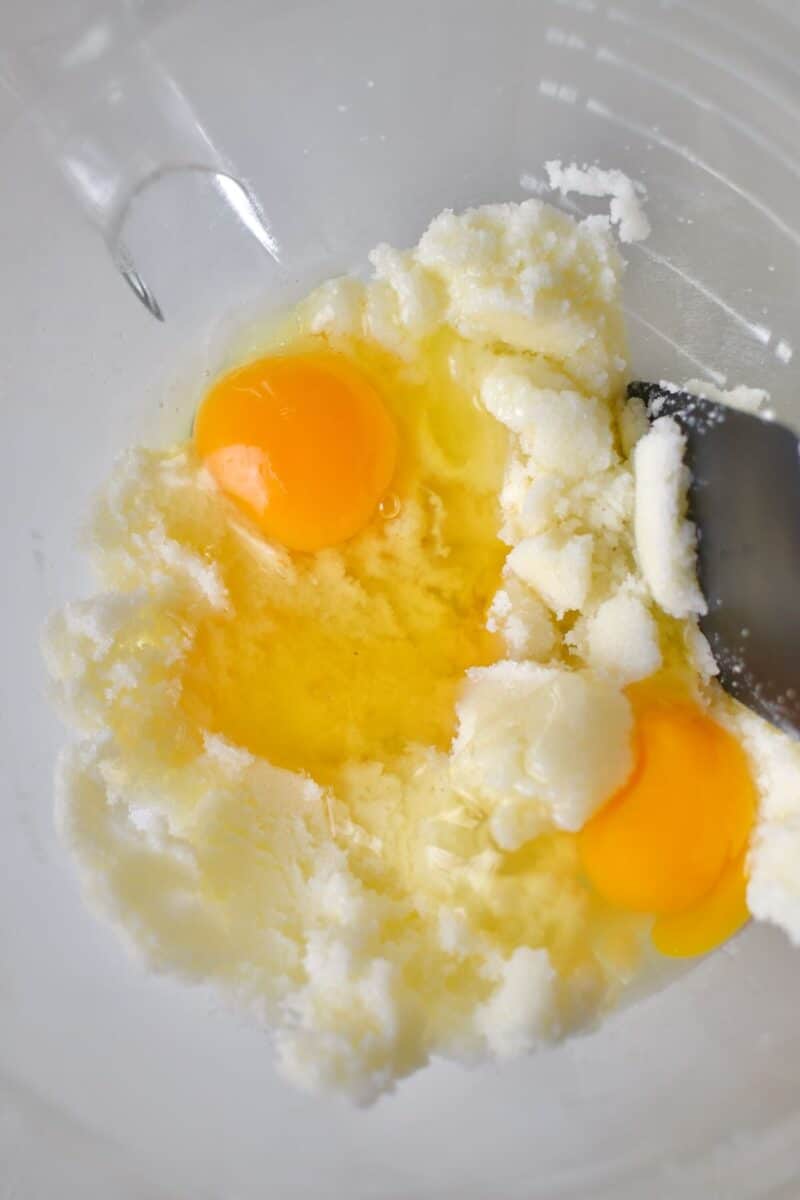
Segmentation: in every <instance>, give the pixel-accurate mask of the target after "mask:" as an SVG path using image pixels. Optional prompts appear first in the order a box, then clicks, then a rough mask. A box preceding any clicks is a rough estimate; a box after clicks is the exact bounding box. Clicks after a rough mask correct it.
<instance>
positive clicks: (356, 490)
mask: <svg viewBox="0 0 800 1200" xmlns="http://www.w3.org/2000/svg"><path fill="white" fill-rule="evenodd" d="M194 440H195V446H196V449H197V452H198V454H199V455H200V457H201V458H202V459H203V461H204V462H205V464H206V466H207V467H208V468H209V470H210V471H211V473H212V475H213V476H214V478H215V479H216V481H217V484H218V485H219V487H220V488H221V489H222V491H223V492H225V493H226V494H227V495H228V496H230V497H232V499H233V500H234V501H235V502H236V503H237V504H238V505H239V506H240V507H241V508H242V509H244V510H245V511H246V512H247V513H248V515H249V516H250V517H251V518H252V519H253V520H254V521H255V522H256V523H257V524H258V526H259V527H260V528H261V530H262V531H263V532H264V533H265V534H266V535H267V536H268V537H269V538H271V539H273V540H274V541H277V542H280V543H281V544H282V545H284V546H286V547H287V548H288V549H290V550H306V551H313V550H321V549H323V548H324V547H326V546H336V545H338V544H339V543H341V542H344V541H347V540H348V539H349V538H352V537H353V536H354V535H355V534H357V533H358V532H360V530H362V529H363V528H364V527H365V526H366V525H367V524H368V523H369V521H370V519H371V518H372V516H373V514H374V512H375V509H376V507H377V505H378V503H379V502H380V500H381V498H382V497H383V495H384V494H385V492H386V490H387V489H388V487H389V484H390V482H391V479H392V475H393V472H394V468H395V460H396V451H397V435H396V431H395V426H394V423H393V422H392V419H391V417H390V415H389V413H388V411H387V409H386V406H385V404H384V403H383V401H382V399H381V397H380V395H379V393H378V391H377V389H376V388H375V387H374V386H373V384H372V383H371V381H370V380H369V379H368V378H367V376H366V375H364V374H363V373H362V372H361V371H359V370H358V369H357V368H356V367H355V366H354V365H353V364H351V363H350V362H348V361H347V360H346V359H345V358H344V357H342V356H339V355H335V354H319V353H318V354H315V355H296V356H294V355H293V356H287V357H281V356H272V357H267V358H261V359H258V360H257V361H256V362H252V363H248V364H247V366H244V367H241V368H239V369H238V370H235V371H232V372H230V373H229V374H227V375H225V376H223V378H222V379H220V380H219V381H218V382H217V383H216V384H215V385H214V386H213V387H212V389H211V391H210V392H209V393H208V395H207V396H206V398H205V400H204V402H203V404H202V406H201V408H200V410H199V412H198V414H197V420H196V424H195V431H194Z"/></svg>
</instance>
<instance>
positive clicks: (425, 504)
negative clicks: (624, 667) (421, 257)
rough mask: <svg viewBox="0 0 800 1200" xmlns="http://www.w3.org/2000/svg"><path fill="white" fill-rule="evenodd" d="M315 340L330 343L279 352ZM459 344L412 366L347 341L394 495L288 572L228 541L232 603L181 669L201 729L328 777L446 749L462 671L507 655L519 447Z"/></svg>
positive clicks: (223, 560) (434, 350)
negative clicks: (506, 505) (503, 516)
mask: <svg viewBox="0 0 800 1200" xmlns="http://www.w3.org/2000/svg"><path fill="white" fill-rule="evenodd" d="M306 349H308V350H311V349H315V350H317V351H318V350H319V340H318V339H317V340H316V341H309V340H308V339H303V338H302V337H300V338H299V339H298V340H296V341H294V343H292V342H291V341H290V342H288V343H286V342H284V343H283V344H281V345H280V347H279V352H281V353H292V354H296V353H302V352H303V351H304V350H306ZM453 351H454V346H453V340H452V338H451V337H447V336H439V337H437V338H435V339H432V340H431V342H430V343H429V344H428V345H427V346H426V347H425V349H424V353H423V355H422V357H421V359H416V360H415V362H414V364H413V368H410V367H407V366H404V365H403V364H399V363H398V361H397V360H396V359H393V358H390V357H389V356H388V355H386V354H384V353H382V352H380V351H378V350H376V349H375V348H374V347H369V346H365V345H363V344H353V345H350V346H348V347H347V353H348V356H349V357H350V358H351V359H352V360H353V361H354V362H355V363H356V364H357V365H358V366H359V367H360V368H361V369H362V370H363V371H365V372H366V374H367V375H368V376H369V377H370V378H371V379H372V380H373V381H374V382H375V384H376V385H377V387H378V389H379V390H380V393H381V395H382V397H383V399H384V401H385V403H386V405H387V406H388V408H389V409H390V411H391V413H392V416H393V418H394V420H395V421H396V423H397V428H398V433H399V443H400V453H399V462H398V468H397V471H396V474H395V479H394V480H393V482H392V485H391V490H390V493H389V494H388V495H387V496H386V497H385V498H384V500H383V502H382V504H381V506H380V508H379V511H378V512H376V514H375V518H374V521H373V522H372V524H371V526H370V527H369V528H368V529H367V530H366V531H365V532H364V533H362V534H360V535H358V536H357V537H356V538H354V539H353V540H352V541H350V542H346V543H344V544H342V545H341V546H338V547H336V548H335V549H332V550H327V551H322V552H320V553H318V554H316V555H303V554H296V555H293V556H292V559H291V560H287V569H286V570H285V571H283V573H282V572H281V571H278V570H275V569H269V570H265V569H264V565H263V559H262V557H261V555H260V554H259V553H258V551H257V549H256V550H255V551H254V547H253V544H252V543H251V544H247V542H246V540H242V539H241V538H240V539H239V541H238V542H237V541H236V540H232V539H226V540H225V542H224V544H223V545H218V546H215V547H214V557H215V559H216V561H217V563H218V565H219V567H220V569H221V572H222V576H223V579H224V581H225V584H226V586H227V588H228V591H229V595H230V601H231V611H230V613H229V614H221V615H215V616H213V617H210V618H207V619H205V620H204V621H203V622H202V623H201V626H200V629H199V631H198V634H197V637H196V640H195V643H194V647H193V650H192V653H191V655H190V658H189V660H188V663H187V664H186V667H185V670H184V673H183V705H184V709H185V711H186V712H187V714H188V715H189V716H190V717H191V719H192V720H193V721H194V722H196V723H197V724H198V725H199V726H200V727H202V728H206V729H209V730H211V731H213V732H216V733H219V734H222V735H224V736H225V737H227V738H229V739H231V740H232V741H234V742H236V743H237V744H239V745H241V746H245V747H246V748H247V749H249V750H250V751H252V752H253V753H255V754H258V755H261V756H263V757H265V758H267V759H269V760H270V761H271V762H273V763H275V764H276V765H278V766H282V767H286V768H289V769H293V770H305V771H307V772H309V773H310V774H311V775H312V776H314V777H315V778H317V779H319V780H320V781H323V782H325V781H327V780H329V779H331V777H332V776H331V772H335V769H336V768H337V767H338V766H339V765H341V764H342V763H345V762H348V761H354V760H355V761H358V760H364V759H376V760H380V761H384V762H385V761H387V760H388V759H390V758H392V757H393V756H395V755H396V754H398V753H399V752H401V751H402V750H403V749H404V747H405V746H406V745H408V744H409V743H413V742H418V743H423V744H427V745H433V746H435V747H437V748H440V749H446V747H447V746H448V744H449V742H450V739H451V737H452V735H453V732H454V706H455V700H456V694H457V690H458V687H459V686H460V684H461V682H462V680H463V674H464V671H465V670H466V669H467V668H468V667H470V666H478V665H485V664H487V663H490V662H492V661H494V660H495V659H496V658H497V657H499V655H500V654H501V652H502V651H501V648H500V646H499V644H498V642H497V639H496V638H495V637H494V636H492V635H491V634H489V633H488V632H487V630H486V629H485V622H486V610H487V607H488V605H489V603H490V602H491V598H492V596H493V594H494V593H495V591H496V590H497V588H498V586H499V581H500V572H501V567H502V563H503V558H504V555H505V548H504V547H503V546H502V544H501V543H500V542H499V541H498V539H497V528H498V519H499V504H498V494H499V490H500V486H501V483H502V478H503V470H504V466H505V460H506V454H507V435H506V433H505V430H504V429H503V428H502V427H501V426H500V425H499V424H498V423H497V422H496V421H495V420H494V419H493V418H492V417H491V416H489V414H487V413H486V412H484V411H483V410H480V409H479V408H478V407H476V406H475V405H474V404H473V403H472V401H471V399H470V397H469V395H468V394H467V393H466V392H465V389H464V388H463V386H461V385H460V384H459V383H457V382H456V381H454V379H453V377H452V374H451V371H450V369H449V360H450V357H451V354H452V353H453ZM255 536H256V537H257V535H255Z"/></svg>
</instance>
